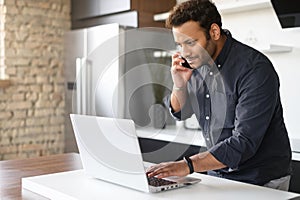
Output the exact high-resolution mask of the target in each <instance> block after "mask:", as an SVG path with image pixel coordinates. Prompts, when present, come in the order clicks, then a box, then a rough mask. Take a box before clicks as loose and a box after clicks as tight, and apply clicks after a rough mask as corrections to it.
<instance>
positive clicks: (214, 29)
mask: <svg viewBox="0 0 300 200" xmlns="http://www.w3.org/2000/svg"><path fill="white" fill-rule="evenodd" d="M209 34H210V37H211V39H213V40H219V39H220V37H221V29H220V27H219V25H218V24H216V23H213V24H212V25H211V26H210V30H209Z"/></svg>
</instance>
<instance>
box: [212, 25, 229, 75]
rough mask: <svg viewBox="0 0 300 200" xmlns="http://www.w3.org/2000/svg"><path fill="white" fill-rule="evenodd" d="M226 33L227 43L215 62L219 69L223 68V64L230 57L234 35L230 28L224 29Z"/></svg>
mask: <svg viewBox="0 0 300 200" xmlns="http://www.w3.org/2000/svg"><path fill="white" fill-rule="evenodd" d="M224 32H225V35H226V36H227V39H226V41H225V44H224V46H223V48H222V50H221V52H220V54H219V55H218V57H217V59H216V60H215V64H216V66H217V68H218V69H221V68H222V66H223V64H224V63H225V60H226V58H227V57H228V53H229V50H230V47H231V44H232V36H231V33H230V32H229V31H228V30H224Z"/></svg>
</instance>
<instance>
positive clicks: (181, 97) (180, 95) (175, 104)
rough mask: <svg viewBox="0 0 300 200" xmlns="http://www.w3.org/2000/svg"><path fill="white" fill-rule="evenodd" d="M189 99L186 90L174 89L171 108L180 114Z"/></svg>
mask: <svg viewBox="0 0 300 200" xmlns="http://www.w3.org/2000/svg"><path fill="white" fill-rule="evenodd" d="M186 97H187V90H186V88H173V91H172V94H171V106H172V109H173V111H174V112H178V111H180V110H181V109H182V107H183V105H184V104H185V101H186Z"/></svg>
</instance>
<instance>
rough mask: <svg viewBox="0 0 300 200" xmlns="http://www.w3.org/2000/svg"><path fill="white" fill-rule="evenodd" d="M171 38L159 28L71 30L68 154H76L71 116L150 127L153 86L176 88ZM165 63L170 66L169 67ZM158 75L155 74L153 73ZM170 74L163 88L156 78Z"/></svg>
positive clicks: (67, 37)
mask: <svg viewBox="0 0 300 200" xmlns="http://www.w3.org/2000/svg"><path fill="white" fill-rule="evenodd" d="M172 49H175V44H174V40H173V37H172V33H171V31H169V30H166V29H161V28H143V29H136V28H130V27H123V26H120V24H117V23H112V24H105V25H99V26H93V27H89V28H83V29H77V30H72V31H70V32H68V33H66V35H65V76H66V82H65V94H66V98H65V100H66V112H65V117H66V120H65V121H66V123H65V152H78V149H77V146H76V142H75V137H74V133H73V130H72V127H71V122H70V119H69V114H71V113H77V114H88V115H97V116H103V117H115V118H128V119H132V120H134V122H135V123H136V124H137V125H138V126H147V125H149V123H150V122H151V119H150V116H149V110H150V107H151V106H152V105H153V104H155V97H154V93H153V84H159V85H162V86H163V87H165V88H166V90H167V91H169V90H171V88H172V79H171V76H170V73H169V71H170V62H169V60H170V57H166V58H163V57H159V58H157V57H156V56H155V53H156V52H157V51H161V52H163V51H164V52H165V51H169V50H172ZM166 61H167V62H166ZM153 72H155V73H153ZM157 72H159V74H163V73H164V74H166V77H164V80H163V82H160V81H159V80H154V79H153V78H154V77H153V74H157Z"/></svg>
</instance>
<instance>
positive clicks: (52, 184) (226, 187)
mask: <svg viewBox="0 0 300 200" xmlns="http://www.w3.org/2000/svg"><path fill="white" fill-rule="evenodd" d="M191 176H193V177H197V178H201V179H202V181H201V182H200V183H198V184H195V185H191V186H188V187H185V188H179V189H174V190H170V191H164V192H160V193H143V192H140V191H136V190H132V189H128V188H125V187H122V186H118V185H115V184H111V183H108V182H104V181H101V180H97V179H93V178H89V177H87V176H86V175H85V174H84V171H83V170H75V171H69V172H61V173H56V174H49V175H42V176H36V177H28V178H23V179H22V187H23V189H26V190H30V191H32V192H35V193H38V194H40V195H42V196H45V197H47V198H49V199H54V200H67V199H68V200H69V199H72V200H87V199H88V200H96V199H97V200H98V199H101V200H102V199H123V200H127V199H130V200H132V199H148V200H151V199H155V200H156V199H172V200H178V199H183V200H186V199H212V200H218V199H220V200H224V199H231V200H235V199H238V200H241V199H242V200H248V199H249V200H253V199H255V200H266V199H272V200H277V199H278V200H283V199H290V198H293V197H296V196H299V194H295V193H290V192H284V191H280V190H274V189H269V188H265V187H260V186H255V185H250V184H246V183H241V182H236V181H231V180H227V179H221V178H216V177H212V176H208V175H203V174H198V173H194V174H193V175H191Z"/></svg>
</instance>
